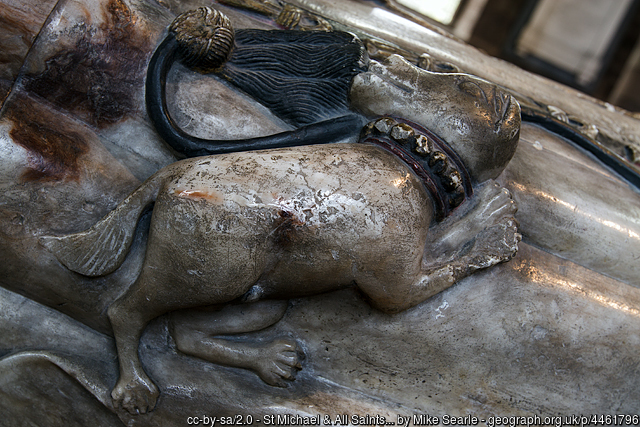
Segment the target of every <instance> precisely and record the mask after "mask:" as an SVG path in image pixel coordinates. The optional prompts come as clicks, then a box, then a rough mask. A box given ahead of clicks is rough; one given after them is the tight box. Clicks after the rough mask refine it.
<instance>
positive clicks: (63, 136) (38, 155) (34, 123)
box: [4, 97, 89, 182]
mask: <svg viewBox="0 0 640 427" xmlns="http://www.w3.org/2000/svg"><path fill="white" fill-rule="evenodd" d="M4 118H6V119H8V120H10V121H11V122H13V126H12V128H11V130H10V131H9V135H10V136H11V138H13V142H15V143H16V144H18V145H20V146H21V147H23V148H24V149H26V150H27V151H28V152H29V156H28V159H27V161H28V164H29V167H28V169H27V170H26V171H25V172H24V173H23V174H22V176H21V177H20V181H21V182H47V181H61V180H65V179H67V180H74V181H78V180H79V178H80V164H79V158H80V157H81V156H82V155H84V154H86V153H87V152H88V151H89V146H88V144H87V142H86V136H83V135H81V134H80V133H79V132H78V131H77V130H74V129H72V127H71V126H70V125H69V124H68V123H65V122H64V121H61V120H60V118H59V117H56V115H54V114H52V113H51V112H49V111H47V110H46V109H45V108H42V107H39V106H38V105H36V104H35V103H34V102H33V101H30V100H29V99H28V98H27V97H20V98H19V99H16V102H14V103H12V106H11V108H9V109H7V112H6V115H5V116H4Z"/></svg>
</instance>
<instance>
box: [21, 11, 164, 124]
mask: <svg viewBox="0 0 640 427" xmlns="http://www.w3.org/2000/svg"><path fill="white" fill-rule="evenodd" d="M103 15H104V16H103V18H104V24H102V25H100V26H99V27H93V26H90V25H88V24H86V23H81V24H77V25H76V26H74V27H72V28H71V29H70V30H71V31H72V32H73V33H77V34H80V36H79V38H78V39H77V41H76V43H75V46H74V47H73V48H72V49H68V48H67V49H63V50H60V51H58V52H57V53H55V54H54V55H52V56H51V57H49V58H48V59H46V60H45V70H44V71H43V72H42V73H40V74H36V75H27V76H25V79H24V81H23V85H24V88H25V89H26V90H27V91H29V92H32V93H34V94H37V95H39V96H41V97H43V98H45V99H46V100H47V101H49V102H51V103H52V104H54V105H56V106H57V107H59V108H61V109H64V110H66V111H69V112H71V113H73V114H75V115H77V116H78V117H80V118H82V119H83V120H85V121H86V122H88V123H90V124H92V125H94V126H97V127H99V128H103V127H105V126H108V125H110V124H113V123H117V122H118V121H120V120H122V119H124V118H125V117H127V116H128V115H130V114H132V113H134V112H135V111H137V110H138V108H140V107H141V106H140V105H138V104H139V98H140V95H141V93H142V91H143V89H144V76H145V71H146V64H147V57H148V56H149V55H150V54H151V46H150V41H149V35H148V34H145V33H144V32H143V31H142V30H141V29H140V28H139V27H137V26H136V17H135V15H134V14H133V13H132V11H131V10H130V9H129V7H128V6H127V5H126V4H125V3H124V2H123V1H122V0H110V1H108V2H107V3H106V5H105V6H104V9H103Z"/></svg>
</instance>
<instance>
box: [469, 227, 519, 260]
mask: <svg viewBox="0 0 640 427" xmlns="http://www.w3.org/2000/svg"><path fill="white" fill-rule="evenodd" d="M521 239H522V236H521V235H520V233H518V226H517V223H516V221H515V220H514V219H513V218H502V219H501V221H500V222H498V223H497V224H495V225H493V226H491V227H487V228H485V229H484V230H482V231H481V232H480V233H479V234H478V235H477V236H476V239H475V242H474V245H473V249H472V254H473V257H472V259H471V262H470V266H471V267H472V268H473V269H481V268H487V267H491V266H492V265H495V264H498V263H500V262H504V261H508V260H510V259H511V258H513V257H514V256H515V254H516V252H517V251H518V243H519V242H520V240H521Z"/></svg>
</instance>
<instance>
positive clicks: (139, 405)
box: [111, 378, 160, 415]
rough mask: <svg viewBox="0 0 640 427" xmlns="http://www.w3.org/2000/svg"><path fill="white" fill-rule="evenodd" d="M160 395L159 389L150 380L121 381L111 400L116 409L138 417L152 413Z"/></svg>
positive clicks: (112, 393) (112, 392) (113, 391)
mask: <svg viewBox="0 0 640 427" xmlns="http://www.w3.org/2000/svg"><path fill="white" fill-rule="evenodd" d="M159 394H160V392H159V391H158V388H157V387H156V386H155V384H153V382H152V381H151V380H149V379H146V380H144V379H142V378H138V379H135V380H131V381H128V382H127V381H122V379H120V380H118V383H117V384H116V386H115V387H114V389H113V390H112V391H111V399H113V406H114V408H116V409H120V408H121V409H124V410H126V411H127V412H129V413H130V414H131V415H137V414H146V413H147V412H150V411H152V410H153V408H155V406H156V401H157V400H158V395H159Z"/></svg>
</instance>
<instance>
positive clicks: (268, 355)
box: [171, 300, 304, 387]
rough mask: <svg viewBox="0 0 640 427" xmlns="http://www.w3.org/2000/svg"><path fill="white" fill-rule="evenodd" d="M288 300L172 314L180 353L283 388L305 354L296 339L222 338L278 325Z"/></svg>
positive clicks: (292, 376) (173, 329)
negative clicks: (252, 374)
mask: <svg viewBox="0 0 640 427" xmlns="http://www.w3.org/2000/svg"><path fill="white" fill-rule="evenodd" d="M287 305H288V303H287V301H284V300H266V301H258V302H254V303H248V304H236V305H229V306H226V307H224V308H222V309H221V310H218V311H210V310H206V311H204V310H183V311H178V312H174V313H172V314H171V333H172V335H173V338H174V340H175V342H176V346H177V348H178V350H180V351H181V352H182V353H185V354H188V355H191V356H195V357H198V358H200V359H204V360H207V361H210V362H213V363H217V364H221V365H226V366H232V367H237V368H244V369H250V370H253V371H255V372H256V373H257V374H258V376H260V378H262V380H263V381H264V382H266V383H267V384H270V385H273V386H279V387H283V386H285V385H287V381H286V380H293V379H295V374H296V371H297V370H299V369H300V368H301V363H300V362H301V359H302V358H304V354H303V352H302V350H301V349H300V347H299V345H298V344H297V343H296V341H295V340H293V339H290V338H278V339H275V340H273V341H269V342H257V341H231V340H228V339H224V338H221V337H219V336H220V335H233V334H241V333H246V332H253V331H259V330H261V329H264V328H267V327H269V326H271V325H273V324H275V323H276V322H278V321H279V320H280V319H281V318H282V316H284V313H285V311H286V309H287Z"/></svg>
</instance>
